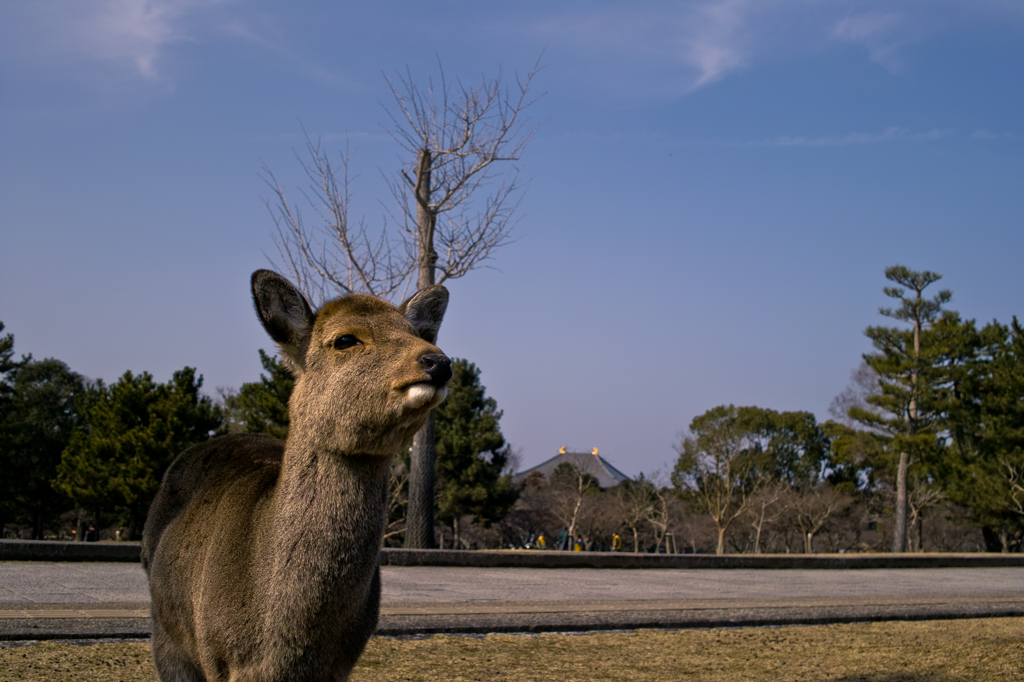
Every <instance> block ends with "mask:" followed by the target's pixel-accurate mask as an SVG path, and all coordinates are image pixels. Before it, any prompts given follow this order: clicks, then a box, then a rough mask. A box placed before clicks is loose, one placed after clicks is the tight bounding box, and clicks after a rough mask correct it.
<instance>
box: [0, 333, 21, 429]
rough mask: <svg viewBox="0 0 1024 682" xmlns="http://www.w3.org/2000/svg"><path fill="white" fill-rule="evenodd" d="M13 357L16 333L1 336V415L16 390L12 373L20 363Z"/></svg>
mask: <svg viewBox="0 0 1024 682" xmlns="http://www.w3.org/2000/svg"><path fill="white" fill-rule="evenodd" d="M3 330H4V323H3V322H0V332H2V331H3ZM13 357H14V335H13V334H5V335H4V336H0V415H2V414H3V412H2V410H3V409H4V405H5V404H7V403H8V402H9V401H10V399H11V393H13V392H14V387H13V386H11V379H12V378H13V374H12V373H13V371H14V370H15V369H17V368H18V365H19V364H20V363H18V362H16V361H15V360H13V359H12V358H13Z"/></svg>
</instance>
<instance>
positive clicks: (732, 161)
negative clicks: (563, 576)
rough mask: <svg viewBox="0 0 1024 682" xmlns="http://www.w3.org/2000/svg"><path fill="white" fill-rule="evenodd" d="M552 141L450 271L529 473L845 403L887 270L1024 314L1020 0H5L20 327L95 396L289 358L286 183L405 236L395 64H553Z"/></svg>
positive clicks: (460, 71)
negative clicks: (742, 420) (389, 181)
mask: <svg viewBox="0 0 1024 682" xmlns="http://www.w3.org/2000/svg"><path fill="white" fill-rule="evenodd" d="M542 53H543V57H542V58H541V59H542V63H543V65H544V69H543V71H542V72H541V74H540V76H539V77H538V79H537V81H536V86H535V92H536V93H537V94H541V93H543V95H544V96H543V97H542V98H541V99H540V100H539V101H538V102H537V103H536V105H535V106H534V107H533V108H532V109H531V115H532V120H533V121H534V122H536V123H540V124H542V126H541V128H540V131H539V132H538V133H537V135H536V136H535V138H534V139H533V141H532V143H531V145H530V147H529V148H528V149H527V152H526V154H525V156H524V157H523V159H522V163H521V171H522V176H523V177H525V178H529V179H530V180H531V184H530V187H529V190H528V192H527V194H526V195H525V198H524V199H523V202H522V204H521V206H520V209H519V213H518V214H517V215H518V216H519V218H520V221H519V224H518V227H517V229H516V232H515V237H516V240H515V242H514V243H513V244H511V245H509V246H507V247H505V248H503V249H501V250H500V251H499V252H497V254H496V258H495V260H494V261H493V263H492V265H493V266H494V268H493V269H483V270H479V271H476V272H473V273H471V274H470V275H469V276H467V277H466V278H464V279H462V280H458V281H455V282H453V283H451V286H450V289H451V292H452V303H451V307H450V308H449V314H448V319H447V320H446V322H445V326H444V327H443V329H442V332H441V337H440V341H439V343H440V345H441V347H442V348H443V349H445V351H446V352H447V353H449V354H450V355H453V356H458V357H465V358H468V359H470V360H473V361H474V362H476V363H477V364H478V365H479V366H480V367H481V370H482V376H483V382H484V384H485V385H486V386H487V389H488V392H489V394H490V395H492V396H493V397H494V398H496V399H497V401H498V404H499V406H500V407H501V408H503V409H504V411H505V416H504V418H503V420H502V427H503V430H504V433H505V435H506V437H507V438H508V439H509V440H510V441H511V442H512V443H513V444H515V445H516V446H517V447H518V448H519V449H520V450H521V453H522V458H523V464H524V466H531V465H534V464H537V463H539V462H541V461H543V460H544V459H546V458H548V457H550V456H552V455H553V454H555V452H557V449H558V448H559V447H560V446H562V445H567V446H569V447H570V448H580V449H584V448H586V449H589V448H591V447H595V446H596V447H598V448H600V450H601V452H602V454H603V455H606V456H607V457H608V459H609V460H610V461H612V462H613V463H614V464H615V466H617V467H618V468H620V469H622V470H623V471H625V472H626V473H629V474H635V473H637V472H639V471H645V472H651V471H652V470H655V469H657V468H658V467H663V468H665V467H668V468H670V467H671V463H672V462H673V460H674V458H675V453H674V451H673V444H674V443H676V442H678V435H679V432H680V431H682V430H684V429H685V428H686V426H687V425H688V424H689V422H690V420H691V419H692V418H693V417H694V416H696V415H698V414H701V413H702V412H704V411H705V410H707V409H709V408H711V407H714V406H715V405H718V404H722V403H735V404H743V405H759V406H762V407H771V408H774V409H778V410H798V409H801V410H811V411H813V412H815V413H816V414H817V415H818V416H819V418H821V419H824V418H826V417H827V410H828V406H829V403H830V402H831V400H832V398H833V397H834V396H835V395H836V394H837V393H839V392H840V391H841V390H842V389H843V388H844V387H845V386H846V384H847V382H848V379H849V374H850V372H851V370H853V369H854V368H855V367H856V366H857V364H858V361H859V358H860V354H861V353H863V352H865V351H868V350H869V349H870V347H869V344H868V343H867V341H866V339H865V338H864V336H863V333H862V332H863V330H864V328H865V327H866V326H868V325H871V324H878V323H880V322H882V320H883V318H880V317H879V316H878V312H877V311H878V307H879V306H881V305H885V304H886V303H887V301H886V299H885V297H884V296H883V294H882V287H883V286H884V285H885V284H886V282H885V280H884V278H883V276H882V272H883V270H884V269H885V267H886V266H888V265H892V264H895V263H902V264H905V265H907V266H909V267H911V268H914V269H929V270H934V271H937V272H940V273H942V274H943V275H944V279H943V281H942V286H943V287H947V288H950V289H952V290H953V292H954V299H953V302H952V305H951V307H952V308H953V309H956V310H959V311H960V312H961V313H962V314H963V315H964V316H966V317H968V318H975V319H977V320H979V322H983V321H987V320H991V319H993V318H996V319H999V320H1001V321H1004V322H1008V321H1009V319H1010V318H1011V317H1012V316H1013V315H1020V314H1022V313H1024V305H1022V303H1024V269H1022V268H1021V254H1022V253H1024V229H1022V227H1024V226H1022V224H1021V223H1022V216H1024V123H1022V122H1024V4H1021V3H1019V2H1011V1H997V0H975V1H972V2H967V1H964V2H946V1H943V0H931V1H929V2H923V1H922V2H898V1H892V2H871V1H862V2H839V1H836V2H829V1H826V0H757V1H752V0H731V1H717V2H716V1H705V2H679V3H670V2H631V3H607V2H605V3H602V2H563V3H550V2H518V3H504V4H497V3H469V2H454V1H452V2H432V3H424V2H415V3H414V2H388V3H348V2H339V3H319V2H308V1H301V2H291V3H272V2H266V1H262V2H261V1H251V2H249V1H244V0H235V1H232V0H223V1H203V0H154V1H145V0H93V1H91V2H88V3H83V2H78V1H76V0H32V1H29V0H12V1H10V2H5V3H3V4H2V5H0V92H2V93H3V95H2V97H0V239H2V241H0V320H2V321H3V322H4V323H5V324H6V326H7V331H10V332H13V333H14V335H15V340H16V346H15V348H16V350H17V351H19V352H31V353H32V354H33V355H34V356H36V357H51V356H52V357H57V358H60V359H62V360H64V361H66V362H67V363H69V364H70V365H71V367H72V368H73V369H75V370H77V371H79V372H81V373H82V374H84V375H86V376H89V377H96V378H103V379H104V380H107V381H112V380H115V379H116V378H117V377H118V376H119V375H120V374H121V373H123V372H124V371H125V370H128V369H130V370H132V371H136V372H138V371H143V370H148V371H150V372H152V373H153V374H154V375H155V376H156V377H157V378H158V379H160V380H164V379H166V378H168V377H169V376H170V374H171V372H173V371H174V370H175V369H178V368H180V367H182V366H184V365H192V366H195V367H197V368H198V370H199V371H200V372H201V373H202V374H203V375H204V377H205V381H206V383H205V386H206V387H207V389H208V390H209V391H210V392H211V393H212V392H213V391H214V389H215V387H218V386H233V387H237V386H238V385H240V384H241V383H243V382H245V381H252V380H254V379H255V378H256V377H257V376H258V374H259V370H260V367H259V362H258V357H257V352H256V351H257V349H258V348H261V347H262V348H270V343H269V339H267V337H266V336H265V334H264V333H263V331H262V329H261V328H260V326H259V324H258V322H257V320H256V318H255V315H254V314H253V312H252V307H251V304H250V302H249V293H248V277H249V274H250V273H251V272H252V270H254V269H256V268H260V267H266V266H267V256H270V257H275V256H276V252H275V247H274V244H273V241H272V239H271V229H272V227H273V225H272V222H271V219H270V216H269V214H268V213H267V210H266V207H265V206H264V204H263V201H264V199H266V198H268V196H269V192H268V190H267V187H266V186H265V185H264V184H263V181H262V180H261V179H260V176H259V172H260V169H261V167H262V166H263V164H266V165H267V166H268V167H269V168H271V169H272V170H273V172H274V173H275V174H276V176H277V177H278V179H279V180H280V181H281V182H282V184H284V185H285V186H286V187H287V188H289V189H290V191H292V192H293V194H295V193H297V189H298V187H299V185H300V184H301V176H300V173H301V170H300V168H299V166H298V163H297V162H296V161H295V157H294V151H295V150H300V149H301V147H302V144H303V138H302V129H303V127H304V128H305V129H306V131H308V132H309V133H310V135H312V136H314V137H319V138H321V139H322V140H323V141H324V143H325V144H326V145H327V146H328V147H330V148H332V149H337V150H340V149H341V148H342V147H343V145H344V140H345V138H346V136H347V138H348V140H349V141H350V145H351V151H352V170H353V171H354V172H355V173H358V177H357V178H356V179H355V180H354V182H353V187H352V189H353V193H354V201H353V207H352V216H353V218H359V217H365V219H366V221H367V222H368V223H369V224H371V225H377V224H380V220H381V216H382V215H384V213H385V212H386V206H385V202H386V201H387V199H388V194H387V190H386V186H385V184H384V182H383V180H382V179H381V175H382V172H383V173H388V174H389V173H391V172H393V171H394V170H395V169H396V168H397V167H398V166H399V164H400V163H402V159H401V158H400V156H399V150H398V148H397V147H396V145H395V144H394V142H393V141H392V140H391V138H390V137H388V135H387V134H386V132H385V131H384V130H383V129H382V127H381V124H382V123H384V122H385V114H384V111H383V108H382V103H383V104H387V103H388V101H389V93H388V89H387V83H386V81H385V79H384V74H394V73H395V72H396V71H400V70H404V69H405V68H406V67H407V66H408V68H409V69H410V71H411V73H412V74H413V76H414V77H416V78H417V79H419V80H425V79H426V78H427V77H429V76H431V75H432V74H435V73H436V63H437V60H438V59H440V61H441V62H442V63H443V64H444V68H445V70H446V73H447V74H448V75H449V76H453V77H459V78H463V79H465V80H467V81H474V80H477V79H478V78H479V77H480V75H481V74H486V75H493V74H495V73H496V72H497V70H498V68H499V67H503V68H504V71H505V73H506V75H509V76H511V75H513V74H514V73H516V72H519V73H524V72H526V71H528V70H529V69H530V68H531V67H532V65H533V64H534V62H535V61H536V60H537V59H538V57H539V56H540V55H541V54H542Z"/></svg>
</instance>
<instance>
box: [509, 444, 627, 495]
mask: <svg viewBox="0 0 1024 682" xmlns="http://www.w3.org/2000/svg"><path fill="white" fill-rule="evenodd" d="M566 462H568V463H569V464H575V465H576V466H578V467H579V468H580V469H582V470H583V471H584V472H586V473H588V474H590V475H591V476H593V477H594V478H596V479H597V484H598V485H599V486H601V487H602V488H611V487H614V486H617V485H618V484H620V483H622V482H623V481H628V480H629V476H627V475H626V474H624V473H622V472H621V471H619V470H618V469H616V468H615V467H613V466H612V465H611V463H610V462H609V461H608V460H606V459H605V458H604V457H602V456H601V455H599V454H598V453H597V448H594V449H593V451H591V452H566V450H565V448H562V449H561V450H559V452H558V454H557V455H555V456H554V457H552V458H551V459H549V460H547V461H546V462H543V463H541V464H538V465H537V466H535V467H532V468H530V469H526V470H525V471H520V472H519V473H517V474H515V475H514V476H513V477H512V481H513V482H514V483H520V482H522V481H523V480H524V479H525V478H526V477H527V476H529V475H530V474H532V473H533V472H535V471H539V472H540V473H542V474H543V475H544V478H545V480H550V479H551V474H552V473H553V472H554V470H555V469H556V468H557V467H558V465H559V464H562V463H566Z"/></svg>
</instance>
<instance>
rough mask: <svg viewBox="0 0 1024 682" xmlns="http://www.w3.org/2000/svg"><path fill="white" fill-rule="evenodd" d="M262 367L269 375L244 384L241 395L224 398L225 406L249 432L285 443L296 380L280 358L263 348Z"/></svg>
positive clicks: (261, 354) (262, 375) (261, 351)
mask: <svg viewBox="0 0 1024 682" xmlns="http://www.w3.org/2000/svg"><path fill="white" fill-rule="evenodd" d="M260 364H262V365H263V369H264V371H265V372H266V374H261V375H260V380H259V381H253V382H250V383H246V384H242V388H241V389H240V390H239V391H238V393H236V394H233V395H227V396H225V398H224V404H225V407H227V408H228V409H229V410H230V411H231V412H232V413H233V414H234V415H235V417H234V418H235V420H236V421H237V422H238V423H239V424H240V425H244V429H245V431H247V432H249V433H268V434H270V435H271V436H274V437H275V438H280V439H281V440H284V439H285V438H287V437H288V400H289V399H290V398H291V396H292V389H293V388H295V378H294V377H293V376H292V374H291V372H289V371H288V369H287V367H285V366H284V363H282V362H281V361H280V360H278V359H277V357H275V356H273V355H267V354H266V353H265V352H264V351H263V349H260Z"/></svg>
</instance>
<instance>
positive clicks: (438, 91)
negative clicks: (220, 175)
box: [264, 59, 540, 548]
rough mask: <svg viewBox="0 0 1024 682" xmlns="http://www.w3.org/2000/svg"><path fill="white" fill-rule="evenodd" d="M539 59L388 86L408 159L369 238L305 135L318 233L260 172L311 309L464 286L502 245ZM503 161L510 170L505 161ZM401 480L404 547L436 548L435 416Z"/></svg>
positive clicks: (333, 170) (339, 170) (345, 182)
mask: <svg viewBox="0 0 1024 682" xmlns="http://www.w3.org/2000/svg"><path fill="white" fill-rule="evenodd" d="M539 71H540V60H539V59H538V61H537V63H536V64H535V65H534V66H533V68H532V69H531V70H530V72H529V73H527V74H526V75H525V76H524V77H523V78H519V77H516V78H515V84H514V85H513V86H511V87H510V86H509V85H507V84H506V83H505V81H504V78H503V74H502V72H501V71H500V70H499V72H498V74H497V76H495V77H494V78H487V77H482V78H481V80H480V82H479V84H477V85H475V86H467V85H464V84H463V83H462V81H461V80H459V79H455V80H454V81H452V80H449V79H448V78H446V76H445V74H444V69H443V68H441V66H440V64H439V65H438V73H439V76H438V80H437V82H436V84H435V81H434V80H433V79H428V81H427V85H426V87H425V88H421V87H420V86H419V85H417V83H416V81H415V80H414V79H413V77H412V74H411V72H410V71H409V70H408V69H406V71H405V73H404V74H398V75H397V76H396V77H395V78H393V79H392V78H387V82H388V85H389V86H390V90H391V94H392V97H393V99H394V102H393V106H392V107H391V108H388V107H385V110H386V113H387V116H388V119H389V121H390V123H389V125H387V126H385V128H386V129H387V131H388V132H389V134H390V135H391V136H392V138H393V139H394V140H395V141H396V142H397V143H398V144H399V145H400V147H401V148H402V150H403V151H404V152H405V153H406V154H407V155H408V156H407V157H406V158H407V161H406V163H405V165H404V167H403V168H401V169H400V170H399V171H398V172H397V173H395V174H394V175H393V176H389V180H388V185H389V187H390V190H391V194H392V196H393V198H394V200H395V201H396V206H395V208H394V209H392V210H391V211H390V215H391V217H392V220H393V223H394V224H393V225H388V224H385V225H384V226H383V227H382V228H381V229H380V230H378V231H371V230H368V228H367V226H366V224H365V223H364V222H363V221H360V222H359V223H358V224H357V225H354V226H353V225H350V223H349V218H348V209H349V203H350V202H349V200H350V196H349V173H348V165H349V156H348V153H347V150H346V153H344V154H342V156H341V163H340V166H335V165H334V164H332V163H331V161H330V158H329V156H328V154H327V153H326V152H325V151H324V149H323V148H322V146H321V145H320V142H319V141H315V142H314V141H312V140H310V139H309V137H308V136H307V140H306V147H307V148H306V151H307V153H308V155H309V160H308V161H304V160H302V159H301V158H300V159H299V162H300V164H301V165H302V168H303V170H304V171H305V173H306V176H307V178H308V180H309V187H308V189H307V191H305V192H303V196H304V198H305V199H306V201H307V203H309V205H310V206H311V207H312V209H313V211H314V213H315V214H316V215H317V216H318V218H319V220H320V222H321V225H320V226H319V227H317V228H310V227H308V226H307V225H306V224H305V223H304V222H303V219H302V215H301V212H300V211H299V210H298V209H297V207H295V206H293V205H292V204H291V203H290V202H289V200H288V198H287V196H286V193H285V191H284V189H283V188H282V187H281V185H280V184H279V183H278V182H277V179H276V178H275V177H274V175H273V173H271V172H270V170H269V169H266V168H265V169H264V177H265V180H266V181H267V184H268V185H269V186H270V188H271V190H272V192H273V195H274V200H275V202H276V203H275V205H274V206H271V205H270V204H269V203H268V208H269V209H270V212H271V214H272V215H273V217H274V223H275V227H276V234H275V240H276V242H277V247H278V253H279V255H280V257H281V260H282V262H283V266H284V269H285V270H287V271H288V273H289V274H290V275H291V276H292V279H293V281H295V282H297V283H298V285H299V287H300V288H301V289H302V291H303V292H304V293H305V294H306V295H307V296H308V297H309V298H310V299H311V300H313V301H315V302H321V301H323V300H325V299H327V298H329V297H331V296H333V295H338V294H349V293H353V292H367V293H373V294H375V295H378V296H382V297H385V298H392V299H393V298H395V297H397V296H399V295H402V294H404V293H405V289H406V288H408V287H409V286H410V285H414V286H415V287H416V288H417V289H422V288H424V287H427V286H430V285H432V284H441V283H443V282H445V281H446V280H449V279H456V278H459V277H462V276H464V275H466V274H468V273H469V272H471V271H473V270H475V269H477V268H480V267H482V266H483V264H484V263H485V262H486V261H488V260H490V259H491V258H492V254H493V252H494V250H495V249H497V248H498V247H500V246H502V245H504V244H507V243H508V240H509V236H510V234H511V231H512V229H513V227H514V226H515V222H514V221H513V214H514V213H515V210H516V208H517V207H518V205H519V200H520V198H521V196H522V192H521V190H522V189H523V187H522V185H521V183H520V182H519V175H518V169H517V168H516V166H515V162H516V161H518V160H519V159H520V158H521V156H522V153H523V151H524V150H525V148H526V146H527V144H529V142H530V140H531V139H532V137H533V134H534V133H535V132H536V128H533V127H529V126H528V125H527V123H526V121H525V119H524V116H525V112H526V110H527V109H528V108H529V107H530V106H531V105H532V104H533V103H534V102H535V101H536V100H535V99H531V98H530V95H529V92H530V88H531V86H532V85H533V80H534V78H535V77H536V76H537V74H538V73H539ZM504 162H508V163H504ZM411 457H412V459H411V465H410V471H409V503H408V513H407V518H406V532H405V546H406V547H413V548H429V547H433V546H434V545H435V540H434V475H435V474H434V467H435V461H436V451H435V446H434V419H433V416H431V417H430V419H429V420H428V422H427V424H426V425H425V426H424V427H423V429H422V430H421V431H420V432H419V434H417V436H416V438H415V440H414V442H413V449H412V455H411Z"/></svg>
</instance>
